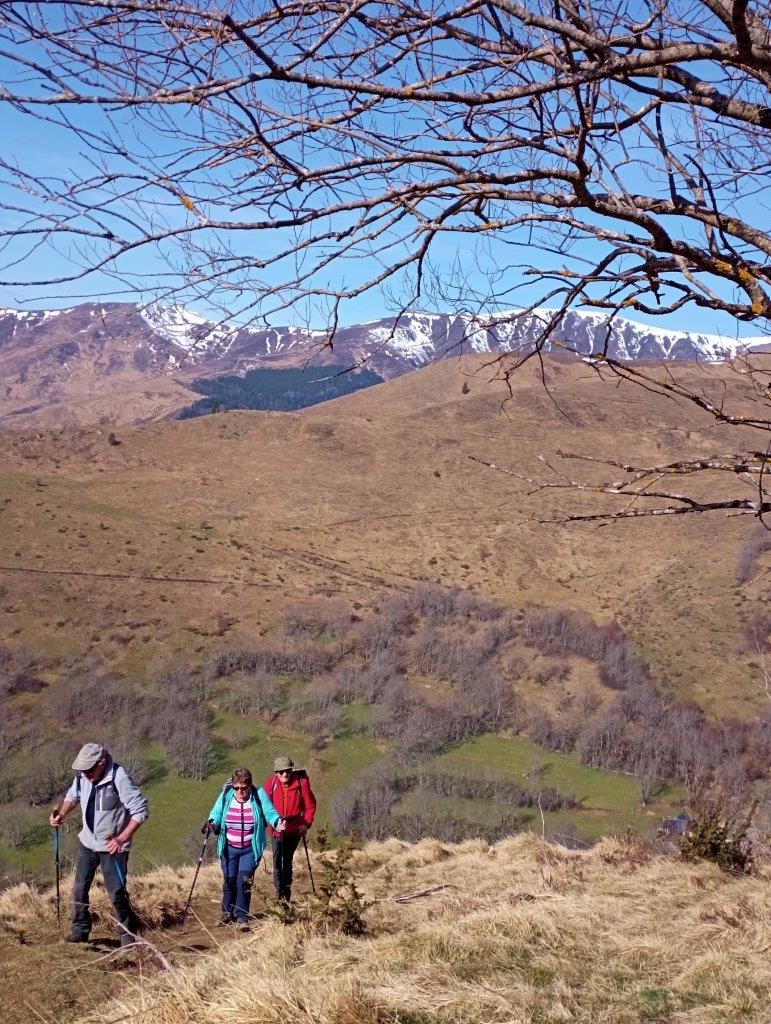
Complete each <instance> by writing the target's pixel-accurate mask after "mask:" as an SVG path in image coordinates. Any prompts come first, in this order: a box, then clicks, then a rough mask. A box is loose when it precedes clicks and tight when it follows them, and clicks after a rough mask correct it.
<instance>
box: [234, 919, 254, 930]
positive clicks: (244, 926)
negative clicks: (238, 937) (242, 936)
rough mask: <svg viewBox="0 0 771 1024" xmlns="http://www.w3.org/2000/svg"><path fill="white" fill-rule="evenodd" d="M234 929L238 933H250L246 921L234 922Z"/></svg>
mask: <svg viewBox="0 0 771 1024" xmlns="http://www.w3.org/2000/svg"><path fill="white" fill-rule="evenodd" d="M236 928H238V930H239V931H240V932H250V931H251V930H252V929H251V928H250V927H249V922H248V921H236Z"/></svg>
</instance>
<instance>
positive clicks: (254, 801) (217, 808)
mask: <svg viewBox="0 0 771 1024" xmlns="http://www.w3.org/2000/svg"><path fill="white" fill-rule="evenodd" d="M235 798H236V794H235V792H234V791H233V790H232V789H230V788H229V787H228V786H225V788H224V789H223V790H222V792H221V793H220V795H219V796H218V797H217V800H216V801H215V804H214V807H212V809H211V811H209V820H210V821H213V822H214V824H215V826H216V827H217V829H218V830H219V835H218V836H217V856H218V857H221V856H222V854H223V853H224V852H225V815H226V814H227V813H228V808H229V807H230V805H231V804H232V803H233V801H234V800H235ZM249 803H250V804H251V805H252V813H253V814H254V833H253V835H252V852H253V853H254V859H255V861H256V862H257V863H258V864H259V862H260V860H261V859H262V854H263V851H264V850H265V822H266V821H267V822H268V824H269V825H272V826H273V827H274V828H275V827H276V825H277V824H278V822H279V821H281V815H280V814H279V813H278V811H277V810H276V808H275V807H274V806H273V804H272V803H271V802H270V798H269V797H268V794H267V793H266V792H265V790H264V789H263V788H262V786H260V788H259V789H258V788H257V787H256V786H252V791H251V793H250V794H249Z"/></svg>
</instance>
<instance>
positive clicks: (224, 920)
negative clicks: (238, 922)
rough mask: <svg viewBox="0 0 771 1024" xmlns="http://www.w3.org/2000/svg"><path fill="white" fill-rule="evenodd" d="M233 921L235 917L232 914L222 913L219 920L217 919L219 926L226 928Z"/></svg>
mask: <svg viewBox="0 0 771 1024" xmlns="http://www.w3.org/2000/svg"><path fill="white" fill-rule="evenodd" d="M232 923H233V918H232V916H231V915H230V914H222V915H221V916H220V919H219V921H217V928H224V927H225V926H226V925H228V924H232Z"/></svg>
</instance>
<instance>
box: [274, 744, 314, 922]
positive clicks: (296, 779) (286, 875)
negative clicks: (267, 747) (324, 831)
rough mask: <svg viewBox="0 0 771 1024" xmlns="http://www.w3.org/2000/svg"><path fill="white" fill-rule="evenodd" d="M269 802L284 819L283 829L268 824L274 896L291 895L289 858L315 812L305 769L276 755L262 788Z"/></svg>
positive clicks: (286, 758) (287, 758) (287, 900)
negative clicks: (281, 830) (279, 829)
mask: <svg viewBox="0 0 771 1024" xmlns="http://www.w3.org/2000/svg"><path fill="white" fill-rule="evenodd" d="M262 788H263V789H264V790H265V792H266V793H267V794H268V796H269V797H270V801H271V803H272V804H273V806H274V807H275V808H276V810H277V811H278V813H279V814H280V815H281V817H282V818H283V819H284V821H285V822H286V828H285V829H284V831H283V832H277V831H276V830H275V829H274V828H272V827H269V828H268V831H269V832H270V846H271V850H272V852H273V885H274V886H275V887H276V897H277V898H278V899H280V900H286V902H287V903H288V902H289V900H290V899H291V898H292V858H293V857H294V852H295V850H296V849H297V845H298V843H299V842H300V840H301V839H302V837H303V836H304V835H305V833H306V832H307V831H308V829H309V828H310V827H311V825H312V824H313V816H314V814H315V813H316V798H315V797H314V795H313V791H312V790H311V784H310V782H309V781H308V774H307V772H305V771H303V770H302V769H298V770H296V771H295V767H294V761H293V760H292V759H291V758H290V757H277V758H276V760H275V761H274V762H273V774H272V775H271V776H270V777H269V778H268V779H266V781H265V785H264V786H263V787H262Z"/></svg>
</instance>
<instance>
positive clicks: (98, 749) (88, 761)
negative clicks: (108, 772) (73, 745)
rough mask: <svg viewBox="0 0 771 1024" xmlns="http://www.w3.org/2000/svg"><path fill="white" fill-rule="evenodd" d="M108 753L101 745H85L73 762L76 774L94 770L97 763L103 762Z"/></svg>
mask: <svg viewBox="0 0 771 1024" xmlns="http://www.w3.org/2000/svg"><path fill="white" fill-rule="evenodd" d="M105 753H106V751H105V749H104V747H103V746H102V744H101V743H84V744H83V746H82V747H81V748H80V750H79V751H78V756H77V757H76V758H75V760H74V761H73V762H72V767H73V768H74V769H75V771H76V772H87V771H88V770H89V769H90V768H93V767H94V765H95V764H96V763H97V761H101V760H102V758H103V757H104V755H105Z"/></svg>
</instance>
